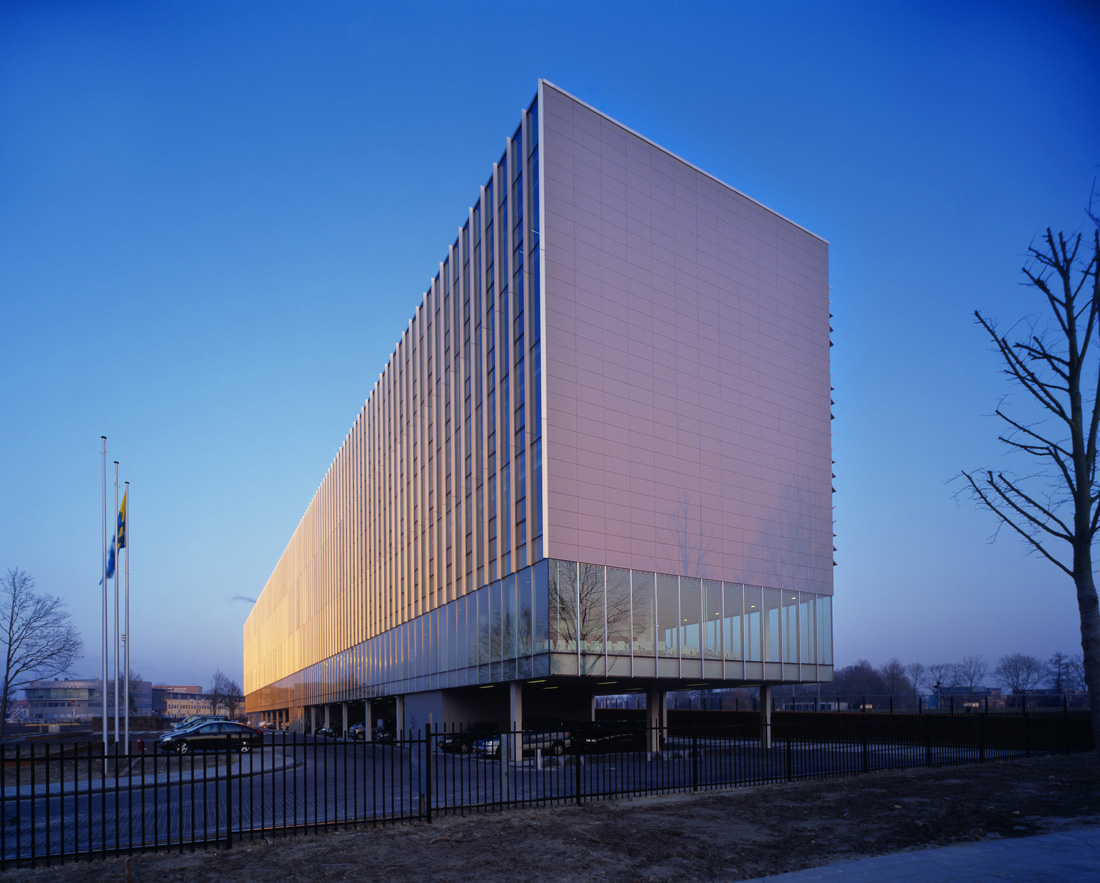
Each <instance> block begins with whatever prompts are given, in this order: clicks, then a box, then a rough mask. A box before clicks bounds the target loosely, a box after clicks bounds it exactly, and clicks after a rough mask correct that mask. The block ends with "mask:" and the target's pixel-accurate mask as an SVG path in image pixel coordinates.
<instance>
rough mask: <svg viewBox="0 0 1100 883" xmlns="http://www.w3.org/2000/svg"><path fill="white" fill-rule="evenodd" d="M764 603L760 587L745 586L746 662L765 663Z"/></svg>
mask: <svg viewBox="0 0 1100 883" xmlns="http://www.w3.org/2000/svg"><path fill="white" fill-rule="evenodd" d="M762 605H763V601H762V599H761V597H760V587H759V586H745V661H746V662H763V661H764V650H763V644H762V641H761V635H762V633H763V620H764V613H763V607H762Z"/></svg>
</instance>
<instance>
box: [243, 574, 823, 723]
mask: <svg viewBox="0 0 1100 883" xmlns="http://www.w3.org/2000/svg"><path fill="white" fill-rule="evenodd" d="M704 592H705V593H706V601H704V594H703V593H704ZM762 595H763V597H764V599H766V600H765V601H764V609H763V615H762V614H761V609H760V608H761V600H760V599H761V596H762ZM704 603H705V604H706V605H707V606H706V607H705V608H703V607H702V606H701V605H703V604H704ZM704 609H705V612H706V619H705V620H704V618H703V615H702V614H703V611H704ZM654 611H657V616H656V623H655V622H654ZM547 612H549V615H546V614H547ZM655 628H656V635H657V638H656V640H654V634H655V631H654V629H655ZM761 647H764V648H765V654H764V656H765V659H764V661H766V662H767V663H769V664H772V665H775V666H777V668H776V669H775V670H774V671H773V672H772V675H771V678H772V679H775V680H783V681H807V680H810V681H812V680H816V679H818V677H819V676H820V675H821V674H822V673H823V672H824V671H826V670H828V669H829V668H830V667H831V666H832V662H833V650H832V598H831V597H829V596H827V595H814V594H809V593H806V592H780V591H779V590H778V589H770V588H761V587H759V586H744V585H741V584H740V583H728V582H717V581H713V580H706V581H702V580H699V579H695V578H692V577H677V576H672V575H669V574H654V573H647V572H642V571H629V570H621V569H617V568H613V567H600V566H598V565H592V564H583V563H578V562H575V561H555V560H549V561H541V562H539V563H537V564H535V565H533V566H529V567H526V568H524V569H523V570H521V571H519V572H518V573H515V574H510V575H509V576H507V577H505V578H503V579H500V580H495V581H494V582H492V583H491V584H490V585H488V586H485V587H483V588H481V589H479V590H477V591H476V592H473V593H471V594H469V595H467V596H465V597H463V598H459V599H456V600H455V601H452V602H449V603H447V604H446V605H444V606H443V607H441V608H439V609H437V610H433V611H431V612H429V613H426V614H424V615H422V616H420V617H417V618H416V619H414V620H412V621H410V622H408V623H404V624H402V625H400V626H398V627H397V628H396V629H393V630H391V631H388V632H386V633H385V634H383V635H379V636H376V637H374V638H370V639H368V640H366V641H364V642H362V643H361V644H359V645H356V646H354V647H349V648H348V649H346V650H343V651H341V652H340V653H337V654H336V655H335V656H333V657H331V658H329V659H326V660H323V661H321V662H317V663H314V664H313V665H311V666H308V667H306V668H305V669H303V670H302V671H300V672H297V673H295V674H293V675H291V676H290V677H287V678H285V679H282V680H281V681H280V682H278V683H276V684H273V685H271V686H270V687H267V688H265V689H264V690H262V691H261V692H260V694H259V696H258V697H257V698H258V700H259V701H260V703H261V707H278V706H288V705H289V706H308V705H318V704H322V703H325V702H337V701H344V700H349V699H367V698H372V697H375V696H386V695H393V694H405V693H415V692H420V691H424V690H439V689H445V688H452V687H466V686H470V685H478V684H492V683H501V682H504V681H510V680H515V679H516V678H526V677H546V676H550V675H574V676H576V675H582V676H589V677H601V678H602V677H624V678H629V677H641V676H652V672H653V671H654V670H655V668H654V665H655V663H656V664H657V665H658V666H659V667H660V671H661V672H662V675H663V676H665V677H669V678H702V677H705V678H714V679H718V680H733V681H744V680H756V679H761V678H762V676H763V672H764V669H763V668H762V667H761V664H760V663H761V658H760V653H759V648H761ZM751 648H756V651H755V655H754V653H753V651H752V650H751ZM703 657H706V658H707V659H710V660H713V667H710V668H707V669H704V668H702V667H701V663H702V659H703Z"/></svg>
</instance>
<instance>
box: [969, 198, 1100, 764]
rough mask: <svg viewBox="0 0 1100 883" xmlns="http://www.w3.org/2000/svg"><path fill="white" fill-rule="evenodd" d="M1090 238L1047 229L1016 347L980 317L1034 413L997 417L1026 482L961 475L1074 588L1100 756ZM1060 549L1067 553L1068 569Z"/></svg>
mask: <svg viewBox="0 0 1100 883" xmlns="http://www.w3.org/2000/svg"><path fill="white" fill-rule="evenodd" d="M1092 219H1093V221H1094V222H1095V223H1094V226H1095V228H1096V229H1094V230H1093V231H1092V235H1091V237H1085V236H1084V235H1082V234H1078V235H1077V236H1076V237H1071V238H1070V239H1068V240H1067V239H1066V237H1065V235H1064V234H1062V233H1059V234H1057V236H1055V234H1054V233H1052V232H1051V230H1050V229H1049V228H1048V229H1047V232H1046V236H1045V237H1044V238H1043V246H1042V247H1041V248H1038V247H1034V246H1033V247H1031V248H1030V249H1028V251H1029V253H1030V256H1031V260H1030V261H1029V263H1028V264H1027V265H1025V266H1024V268H1023V272H1024V275H1025V276H1026V277H1027V281H1028V284H1029V285H1031V286H1032V287H1033V288H1034V289H1036V291H1038V292H1039V293H1040V294H1041V295H1042V298H1041V301H1042V302H1043V305H1044V307H1045V308H1046V309H1045V311H1044V315H1045V316H1046V322H1045V324H1041V323H1042V320H1040V319H1033V320H1032V321H1031V322H1030V323H1028V325H1027V326H1026V329H1025V331H1026V333H1024V334H1022V335H1020V336H1019V338H1018V339H1017V340H1014V341H1010V340H1009V338H1008V337H1006V336H1004V335H1002V334H1000V332H998V331H997V329H996V326H995V324H994V323H993V322H990V321H988V320H987V319H986V318H985V317H984V316H983V315H982V314H981V313H980V312H976V313H975V316H976V317H977V320H978V323H979V324H980V325H981V326H982V328H983V329H985V332H986V333H987V334H988V335H989V337H990V339H991V340H992V341H993V344H994V346H995V348H996V350H997V352H998V353H999V355H1000V356H1001V360H1002V362H1003V365H1004V372H1005V374H1006V375H1007V376H1008V377H1009V378H1010V379H1011V381H1012V382H1013V386H1014V388H1017V389H1020V390H1022V391H1023V392H1025V393H1027V396H1025V401H1027V402H1030V403H1031V405H1032V406H1034V407H1035V413H1034V414H1032V413H1029V414H1027V415H1025V416H1018V417H1014V416H1011V415H1010V414H1008V413H1007V412H1006V411H1005V410H1003V409H1002V408H998V409H997V416H998V417H1000V418H1001V420H1003V421H1004V426H1005V430H1004V432H1003V434H1002V435H1001V436H1000V441H1001V442H1002V443H1003V444H1004V445H1005V446H1006V447H1007V448H1008V450H1009V452H1010V453H1013V454H1018V455H1022V457H1023V458H1024V459H1025V460H1026V461H1027V462H1028V475H1027V476H1026V477H1022V478H1021V477H1017V476H1015V475H1013V474H1011V473H1008V472H1004V471H994V470H991V469H987V470H983V471H974V472H964V473H963V475H964V476H965V477H966V479H967V481H968V483H969V486H970V488H971V489H972V490H973V492H974V495H975V497H976V498H977V499H978V500H979V501H980V502H981V504H982V505H984V506H985V507H986V508H988V509H989V510H991V511H992V512H993V513H994V514H996V515H997V516H998V517H999V518H1000V519H1001V522H1002V523H1003V524H1006V525H1008V527H1010V528H1011V529H1012V530H1013V531H1015V532H1016V533H1017V534H1018V535H1019V536H1020V537H1021V538H1022V539H1023V540H1024V542H1025V543H1027V545H1028V546H1029V548H1030V549H1031V550H1032V551H1033V552H1035V553H1036V554H1038V555H1040V556H1042V557H1043V558H1046V559H1047V560H1048V561H1050V562H1051V563H1052V564H1053V565H1054V566H1055V567H1057V568H1058V569H1059V570H1061V571H1062V572H1063V573H1065V574H1066V575H1067V576H1069V577H1070V578H1071V579H1072V580H1073V584H1074V587H1075V588H1076V592H1077V609H1078V613H1079V615H1080V619H1081V649H1082V651H1083V659H1084V668H1085V680H1086V682H1087V684H1088V692H1089V705H1090V708H1091V714H1092V729H1093V733H1094V734H1096V736H1097V739H1096V743H1097V751H1098V752H1100V605H1098V603H1097V597H1096V584H1095V582H1094V580H1093V565H1092V543H1093V540H1094V539H1095V537H1096V532H1097V527H1098V524H1100V505H1098V503H1100V486H1098V484H1097V480H1096V454H1097V431H1098V428H1100V407H1098V405H1100V359H1098V356H1100V352H1098V351H1097V349H1096V348H1095V347H1093V343H1094V342H1095V341H1094V338H1095V337H1096V335H1097V334H1098V333H1100V326H1098V320H1100V219H1098V218H1097V217H1095V216H1092ZM1062 543H1065V544H1066V545H1068V547H1069V550H1068V552H1069V554H1068V559H1069V560H1068V561H1067V560H1066V558H1067V555H1066V548H1065V546H1063V545H1062Z"/></svg>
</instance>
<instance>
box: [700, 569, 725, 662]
mask: <svg viewBox="0 0 1100 883" xmlns="http://www.w3.org/2000/svg"><path fill="white" fill-rule="evenodd" d="M703 655H704V656H705V657H706V658H707V659H721V658H722V584H721V583H719V582H715V581H714V580H703Z"/></svg>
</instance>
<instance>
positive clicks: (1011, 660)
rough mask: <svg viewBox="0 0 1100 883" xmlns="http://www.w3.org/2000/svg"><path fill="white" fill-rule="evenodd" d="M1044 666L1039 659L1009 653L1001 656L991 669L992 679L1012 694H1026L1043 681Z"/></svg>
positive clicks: (1023, 654) (1022, 654)
mask: <svg viewBox="0 0 1100 883" xmlns="http://www.w3.org/2000/svg"><path fill="white" fill-rule="evenodd" d="M1045 674H1046V666H1045V665H1043V661H1042V660H1041V659H1036V658H1035V657H1034V656H1029V655H1028V654H1026V653H1009V654H1008V655H1007V656H1002V657H1001V658H1000V660H999V661H998V662H997V667H996V668H995V669H993V677H995V678H996V679H997V681H998V682H999V683H1000V684H1002V685H1003V686H1004V687H1006V688H1008V689H1009V690H1011V691H1012V692H1013V693H1027V692H1028V691H1029V690H1034V689H1035V688H1036V687H1038V686H1039V684H1041V683H1042V681H1043V676H1044V675H1045Z"/></svg>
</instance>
